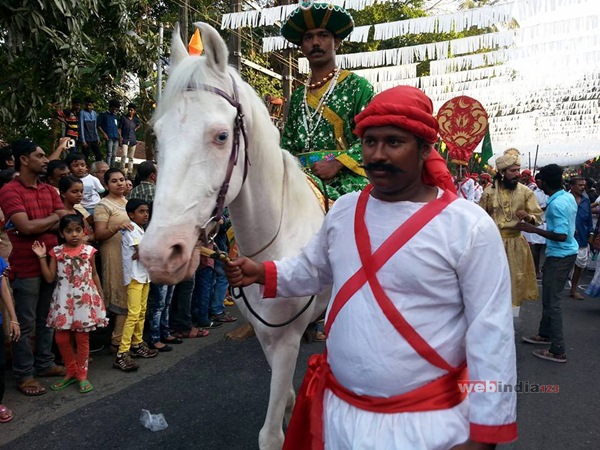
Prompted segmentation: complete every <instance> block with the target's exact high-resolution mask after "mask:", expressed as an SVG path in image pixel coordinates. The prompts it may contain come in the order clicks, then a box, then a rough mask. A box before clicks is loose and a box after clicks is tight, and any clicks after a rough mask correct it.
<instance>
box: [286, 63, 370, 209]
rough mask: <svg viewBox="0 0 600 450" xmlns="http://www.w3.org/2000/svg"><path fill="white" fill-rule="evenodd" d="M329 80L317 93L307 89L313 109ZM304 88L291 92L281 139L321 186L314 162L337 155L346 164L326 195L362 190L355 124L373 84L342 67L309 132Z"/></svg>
mask: <svg viewBox="0 0 600 450" xmlns="http://www.w3.org/2000/svg"><path fill="white" fill-rule="evenodd" d="M334 80H335V77H334ZM330 83H332V80H330V81H329V82H327V83H326V84H325V85H324V86H322V87H321V88H319V89H318V90H317V91H316V92H315V93H313V92H311V91H309V92H308V93H307V95H306V100H307V103H308V106H309V108H310V111H311V113H314V112H315V110H316V108H317V107H318V104H319V101H320V100H321V97H322V96H323V95H325V93H326V92H327V90H328V88H329V86H330ZM305 89H306V87H305V86H301V87H299V88H298V89H296V90H295V91H294V92H293V93H292V98H291V100H290V109H289V114H288V118H287V121H286V124H285V128H284V130H283V136H282V139H281V146H282V148H284V149H287V150H289V151H290V153H292V154H293V155H294V156H296V157H297V158H298V159H299V160H300V163H301V164H302V167H304V168H305V169H306V171H307V173H308V174H309V175H311V177H312V178H313V179H314V180H316V183H317V185H318V186H319V187H321V189H322V186H323V185H322V183H321V181H320V180H319V179H318V178H316V177H315V176H313V175H312V174H311V173H310V170H309V168H310V166H311V164H313V163H315V162H316V161H321V160H333V159H337V160H338V161H339V162H341V163H342V164H343V165H344V167H343V168H342V170H341V171H340V172H339V173H338V174H337V176H336V177H335V178H334V180H333V181H331V182H330V183H329V184H328V185H327V195H328V197H329V198H330V199H333V200H335V199H337V198H338V197H340V196H341V195H343V194H346V193H348V192H352V191H359V190H361V189H362V188H363V187H365V186H366V184H367V183H368V180H367V178H366V176H365V171H364V170H363V169H362V168H361V167H359V166H360V164H362V149H361V145H360V140H359V139H358V137H357V136H356V135H354V134H353V133H352V130H353V129H354V126H355V124H354V116H356V115H357V114H358V113H360V112H361V111H362V110H363V109H364V108H365V107H366V106H367V104H368V103H369V102H370V101H371V99H372V98H373V95H374V91H373V86H371V84H370V83H369V82H368V81H367V80H366V79H364V78H363V77H360V76H358V75H356V74H354V73H352V72H349V71H347V70H342V71H341V72H340V74H339V76H338V77H337V84H336V86H335V89H334V90H333V92H332V93H331V95H330V97H329V98H328V99H327V102H326V103H325V104H324V105H323V116H322V118H321V120H320V121H319V122H318V126H317V127H316V129H315V130H314V132H313V133H312V134H311V135H310V136H308V132H307V129H306V126H305V120H304V118H303V109H304V105H303V103H304V90H305ZM317 114H318V113H317ZM307 139H308V140H309V142H310V148H309V149H307V148H306V141H307Z"/></svg>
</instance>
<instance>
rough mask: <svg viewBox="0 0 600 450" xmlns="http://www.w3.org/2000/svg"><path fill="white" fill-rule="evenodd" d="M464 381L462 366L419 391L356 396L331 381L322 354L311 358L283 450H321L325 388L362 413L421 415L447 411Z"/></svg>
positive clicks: (462, 394)
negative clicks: (459, 384) (413, 413)
mask: <svg viewBox="0 0 600 450" xmlns="http://www.w3.org/2000/svg"><path fill="white" fill-rule="evenodd" d="M467 378H468V375H467V368H466V364H462V365H461V366H459V368H458V369H457V370H456V371H452V372H449V373H447V374H446V375H444V376H442V377H440V378H438V379H436V380H434V381H431V382H430V383H427V384H426V385H424V386H421V387H420V388H417V389H415V390H412V391H410V392H406V393H404V394H401V395H396V396H394V397H389V398H384V397H371V396H368V395H358V394H356V393H354V392H352V391H350V390H349V389H347V388H345V387H344V386H342V385H341V384H339V383H338V381H337V380H336V379H335V377H334V375H333V373H332V372H331V368H330V367H329V363H327V356H326V354H321V355H313V356H311V357H310V360H309V361H308V370H307V371H306V375H305V376H304V380H303V381H302V386H301V387H300V391H299V393H298V398H297V399H296V405H295V406H294V413H293V415H292V419H291V421H290V424H289V426H288V429H287V432H286V437H285V443H284V445H283V450H309V449H310V450H322V449H323V448H324V443H323V396H324V394H325V389H331V391H332V392H333V393H334V394H335V395H336V396H337V397H339V398H341V399H342V400H344V401H345V402H347V403H349V404H351V405H352V406H355V407H356V408H359V409H363V410H365V411H371V412H377V413H389V414H393V413H402V412H424V411H436V410H440V409H449V408H452V407H454V406H456V405H458V404H459V403H461V402H462V401H463V400H464V399H465V397H466V396H467V394H466V392H461V391H460V390H459V389H458V380H466V379H467Z"/></svg>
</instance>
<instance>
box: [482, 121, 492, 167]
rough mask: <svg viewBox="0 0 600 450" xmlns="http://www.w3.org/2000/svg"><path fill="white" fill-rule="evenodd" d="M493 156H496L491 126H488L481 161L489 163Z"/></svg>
mask: <svg viewBox="0 0 600 450" xmlns="http://www.w3.org/2000/svg"><path fill="white" fill-rule="evenodd" d="M492 156H494V150H492V138H491V137H490V127H488V129H487V131H486V133H485V137H484V138H483V146H482V147H481V162H482V163H483V164H487V163H488V160H489V159H490V158H491V157H492Z"/></svg>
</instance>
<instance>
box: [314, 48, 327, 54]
mask: <svg viewBox="0 0 600 450" xmlns="http://www.w3.org/2000/svg"><path fill="white" fill-rule="evenodd" d="M316 53H325V50H323V49H322V48H320V47H315V48H313V49H312V50H311V51H310V54H311V55H314V54H316Z"/></svg>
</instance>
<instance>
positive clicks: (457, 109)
mask: <svg viewBox="0 0 600 450" xmlns="http://www.w3.org/2000/svg"><path fill="white" fill-rule="evenodd" d="M437 121H438V124H439V126H440V136H441V138H442V140H443V141H444V142H445V143H446V146H447V147H448V154H449V156H450V158H451V160H452V162H453V163H455V164H459V165H462V166H468V164H469V159H471V156H472V155H473V151H474V150H475V148H476V147H477V145H478V144H479V143H480V142H481V140H482V139H483V137H484V136H485V134H486V132H487V129H488V115H487V113H486V111H485V109H484V108H483V106H482V105H481V103H479V102H478V101H477V100H475V99H474V98H471V97H467V96H466V95H462V96H460V97H455V98H453V99H451V100H449V101H447V102H446V103H444V104H443V105H442V107H441V108H440V110H439V111H438V114H437Z"/></svg>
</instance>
